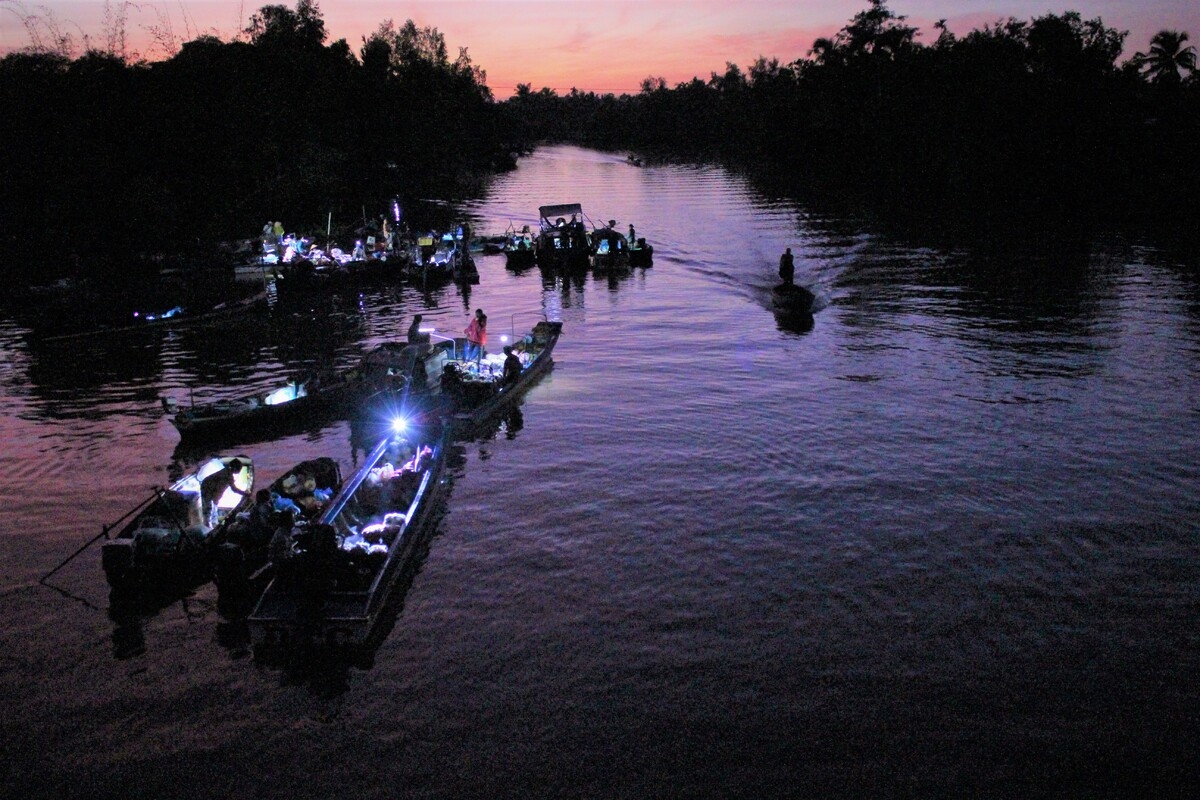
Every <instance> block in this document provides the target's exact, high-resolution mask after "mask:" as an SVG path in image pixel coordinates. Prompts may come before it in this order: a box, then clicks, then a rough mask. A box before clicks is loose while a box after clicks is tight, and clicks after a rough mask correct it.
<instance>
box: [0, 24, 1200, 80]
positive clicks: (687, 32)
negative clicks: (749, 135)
mask: <svg viewBox="0 0 1200 800" xmlns="http://www.w3.org/2000/svg"><path fill="white" fill-rule="evenodd" d="M264 5H268V3H263V2H252V3H246V2H235V0H190V2H189V1H188V0H176V2H172V3H166V2H163V3H158V4H156V3H138V4H136V5H135V4H133V3H130V2H124V3H118V2H114V0H107V1H106V0H50V1H49V2H43V3H37V2H36V0H34V2H16V0H0V53H7V52H12V51H15V50H21V49H24V48H28V47H30V46H31V45H32V44H34V43H35V42H34V41H33V40H34V39H35V38H37V39H40V40H41V41H42V42H43V43H45V42H47V41H53V39H54V38H55V36H56V35H58V36H61V35H66V36H69V37H70V38H71V41H72V44H73V52H72V55H75V56H77V55H79V54H81V53H82V52H83V51H84V50H86V49H87V48H88V47H93V48H97V49H114V48H112V47H111V46H110V40H111V39H112V38H113V37H112V36H110V35H109V34H110V32H112V31H113V30H116V29H117V28H118V26H116V25H114V24H111V23H112V20H113V19H114V18H116V17H118V16H119V14H120V13H121V12H122V9H123V13H124V15H125V17H124V23H125V24H124V30H125V32H126V52H127V53H128V54H129V55H130V56H131V57H134V58H145V59H146V60H151V61H153V60H158V59H161V58H164V57H166V56H167V55H169V50H168V49H167V48H164V47H163V46H162V43H163V42H166V41H173V42H174V43H175V44H176V46H178V44H180V43H182V42H185V41H190V40H192V39H195V38H197V37H199V36H201V35H215V36H217V37H218V38H221V39H222V40H225V41H229V40H231V39H233V38H235V37H236V36H237V35H238V34H239V31H240V30H241V29H242V28H244V27H245V25H246V23H247V21H248V19H249V17H250V15H251V14H253V13H254V12H255V11H256V10H258V8H260V7H261V6H264ZM285 5H288V6H289V7H294V2H292V3H285ZM318 5H319V7H320V9H321V13H322V16H323V17H324V19H325V28H326V31H327V32H328V34H329V39H328V41H329V42H333V41H336V40H338V39H345V40H346V41H347V43H348V44H349V45H350V48H351V50H352V51H354V52H355V53H356V54H357V53H358V52H359V50H360V49H361V47H362V42H363V39H364V38H366V37H368V36H370V35H371V34H372V33H373V32H374V31H375V30H377V29H378V28H379V25H380V23H382V22H383V21H384V20H387V19H391V20H392V21H393V22H395V23H396V25H397V26H399V25H401V24H403V23H404V21H405V20H406V19H412V20H413V21H414V22H415V23H416V24H417V25H418V26H419V27H431V28H437V29H438V31H440V32H441V33H442V34H443V36H444V37H445V39H446V45H447V50H448V52H449V55H450V57H451V59H453V58H454V57H456V56H457V54H458V50H459V48H460V47H465V48H467V51H468V53H469V55H470V57H471V60H472V62H473V63H474V64H475V65H476V66H478V67H480V68H481V69H483V70H484V71H485V72H486V74H487V84H488V86H489V87H490V88H491V90H492V92H493V94H494V95H495V96H496V98H497V99H506V98H508V97H510V96H512V94H514V93H515V91H516V87H517V85H518V84H528V85H529V86H530V87H531V88H532V89H533V90H534V91H538V90H540V89H542V88H544V87H545V88H550V89H553V90H554V91H556V92H558V93H559V94H565V93H567V92H569V91H570V90H571V89H573V88H575V89H578V90H580V91H584V92H589V91H590V92H597V93H599V94H607V93H613V94H622V93H628V94H636V93H637V92H638V91H639V90H640V87H641V83H642V81H643V80H644V79H646V78H660V77H661V78H663V79H664V80H665V81H666V84H667V86H669V87H673V86H675V85H677V84H679V83H685V82H688V81H691V80H692V79H693V78H696V77H698V78H700V79H701V80H705V81H707V80H708V78H709V77H710V76H711V74H712V73H724V72H725V67H726V64H727V63H733V64H736V65H737V66H738V67H739V68H740V69H742V70H743V71H745V70H746V69H747V68H748V67H749V66H750V65H751V64H752V63H754V61H755V60H756V59H758V58H759V57H760V56H761V57H766V58H768V59H771V58H776V59H778V60H779V61H780V63H782V64H787V63H790V62H792V61H794V60H796V59H798V58H803V57H804V56H806V55H807V54H808V52H809V50H810V49H811V47H812V43H813V41H814V40H815V39H817V38H819V37H822V36H833V35H834V34H835V33H837V31H838V30H840V29H841V28H842V27H843V26H844V25H845V24H846V23H847V22H848V21H849V20H850V18H851V17H853V16H854V15H855V14H856V13H858V12H859V11H862V10H863V9H865V8H867V7H868V2H867V0H823V1H822V0H818V1H815V2H813V1H806V0H791V1H790V2H780V1H779V0H725V1H724V2H721V1H720V0H640V2H629V1H628V0H615V1H613V2H609V3H607V4H602V3H598V2H592V1H590V0H554V1H553V2H547V1H546V0H470V1H468V0H443V1H442V2H428V1H426V2H413V3H395V2H379V1H378V0H366V1H365V2H354V3H350V2H341V1H338V0H327V1H326V2H318ZM1184 5H1188V6H1189V7H1188V8H1183V7H1181V6H1184ZM888 7H889V8H890V9H891V10H892V11H893V12H894V13H896V14H901V15H905V16H907V17H908V19H907V23H908V24H910V25H913V26H915V27H917V28H919V29H920V31H921V34H922V35H921V40H922V41H925V42H929V41H931V40H932V39H933V35H934V33H935V32H934V29H933V24H934V22H935V21H936V20H938V19H942V18H945V19H946V20H947V24H948V26H949V28H950V30H951V31H954V32H955V33H958V34H963V33H967V32H969V31H971V30H974V29H977V28H982V27H983V26H984V25H986V24H989V23H995V22H997V21H1001V20H1004V19H1007V18H1008V17H1010V16H1011V17H1015V18H1017V19H1026V20H1027V19H1030V18H1033V17H1037V16H1041V15H1044V14H1047V13H1058V14H1061V13H1065V12H1066V11H1069V10H1075V11H1078V12H1079V13H1080V14H1081V16H1082V17H1083V18H1084V19H1092V18H1095V17H1100V18H1101V19H1102V20H1103V21H1104V24H1105V25H1107V26H1109V27H1112V28H1117V29H1118V30H1129V31H1130V35H1129V37H1128V38H1127V39H1126V46H1125V52H1124V54H1123V58H1127V57H1129V56H1130V55H1132V54H1133V53H1134V52H1135V51H1137V50H1145V49H1146V48H1147V46H1148V44H1149V41H1150V37H1151V36H1153V35H1154V33H1156V32H1157V31H1159V30H1162V29H1167V28H1169V29H1175V30H1183V31H1187V32H1189V33H1191V34H1192V36H1193V37H1194V38H1193V40H1192V41H1193V42H1198V43H1200V3H1191V4H1183V3H1178V2H1174V1H1173V0H1145V2H1142V3H1138V4H1131V3H1128V2H1123V0H1088V2H1070V0H1067V2H1065V3H1063V4H1062V6H1061V9H1057V10H1051V9H1052V7H1051V6H1048V5H1047V4H1046V3H1045V1H1044V0H994V1H993V2H987V1H986V0H985V1H984V2H970V1H969V0H968V1H966V2H964V1H963V0H955V1H953V2H952V1H951V0H890V1H889V3H888ZM106 10H107V12H108V19H109V21H110V22H109V24H106V22H105V20H106V17H105V13H106Z"/></svg>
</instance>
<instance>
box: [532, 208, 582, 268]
mask: <svg viewBox="0 0 1200 800" xmlns="http://www.w3.org/2000/svg"><path fill="white" fill-rule="evenodd" d="M538 217H539V220H540V223H539V230H538V235H537V239H536V240H535V242H534V246H535V250H536V252H537V262H538V266H539V267H542V268H543V269H587V267H588V256H589V254H590V248H589V247H588V237H587V231H586V230H585V229H584V226H583V207H582V206H581V205H580V204H579V203H563V204H560V205H552V206H540V207H539V208H538Z"/></svg>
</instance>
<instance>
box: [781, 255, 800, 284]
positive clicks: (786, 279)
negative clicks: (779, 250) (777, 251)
mask: <svg viewBox="0 0 1200 800" xmlns="http://www.w3.org/2000/svg"><path fill="white" fill-rule="evenodd" d="M795 278H796V263H795V260H794V259H793V258H792V248H790V247H789V248H787V249H786V250H784V251H783V255H781V256H780V257H779V279H780V280H782V281H783V285H784V286H791V285H792V283H793V281H795Z"/></svg>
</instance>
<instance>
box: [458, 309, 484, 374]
mask: <svg viewBox="0 0 1200 800" xmlns="http://www.w3.org/2000/svg"><path fill="white" fill-rule="evenodd" d="M463 332H464V333H465V334H466V335H467V353H466V360H467V361H479V360H480V359H481V358H483V352H484V351H483V348H484V345H486V344H487V314H484V313H483V309H482V308H477V309H475V317H474V319H472V320H471V322H470V324H469V325H467V327H466V330H464V331H463Z"/></svg>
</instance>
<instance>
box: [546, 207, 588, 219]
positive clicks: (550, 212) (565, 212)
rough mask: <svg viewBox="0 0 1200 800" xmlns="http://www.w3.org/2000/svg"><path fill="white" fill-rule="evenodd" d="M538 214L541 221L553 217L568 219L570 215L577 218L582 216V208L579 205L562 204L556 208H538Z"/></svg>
mask: <svg viewBox="0 0 1200 800" xmlns="http://www.w3.org/2000/svg"><path fill="white" fill-rule="evenodd" d="M538 213H539V214H541V215H542V219H545V220H549V219H552V218H555V217H563V218H564V219H566V218H569V217H570V216H571V215H572V214H575V215H576V216H577V217H582V216H583V206H581V205H579V203H563V204H562V205H557V206H541V207H540V208H538Z"/></svg>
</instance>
